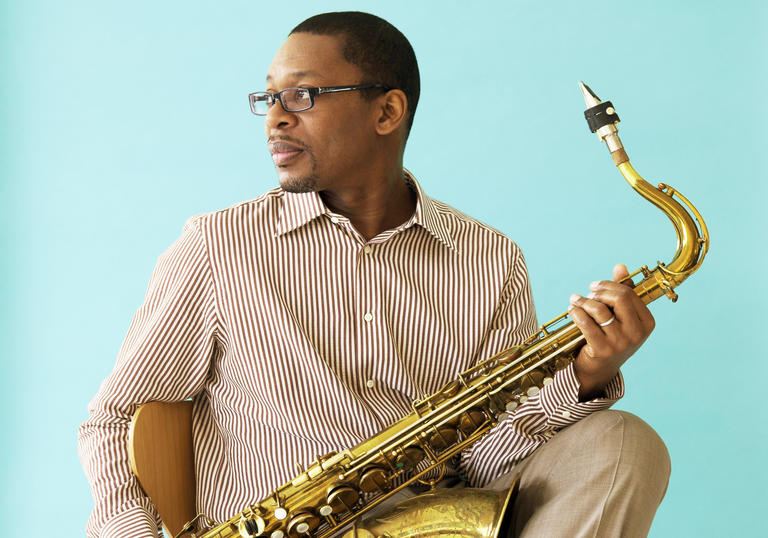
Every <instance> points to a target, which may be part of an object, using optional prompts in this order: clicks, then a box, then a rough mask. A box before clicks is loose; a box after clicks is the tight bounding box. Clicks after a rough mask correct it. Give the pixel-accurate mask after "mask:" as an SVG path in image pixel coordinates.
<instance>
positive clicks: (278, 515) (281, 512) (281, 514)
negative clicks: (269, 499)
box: [274, 506, 288, 521]
mask: <svg viewBox="0 0 768 538" xmlns="http://www.w3.org/2000/svg"><path fill="white" fill-rule="evenodd" d="M274 515H275V519H279V520H280V521H282V520H284V519H285V518H287V517H288V510H286V509H285V508H283V507H282V506H278V507H277V508H275V513H274Z"/></svg>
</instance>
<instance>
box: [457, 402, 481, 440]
mask: <svg viewBox="0 0 768 538" xmlns="http://www.w3.org/2000/svg"><path fill="white" fill-rule="evenodd" d="M485 419H486V417H485V413H484V412H483V410H482V409H480V408H479V407H471V408H469V409H467V411H466V412H465V413H464V414H462V415H461V418H460V419H459V431H461V433H463V434H464V437H469V436H470V435H472V434H473V433H474V432H476V431H477V429H478V428H480V426H482V425H483V422H485Z"/></svg>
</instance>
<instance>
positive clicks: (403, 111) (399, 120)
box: [376, 90, 408, 135]
mask: <svg viewBox="0 0 768 538" xmlns="http://www.w3.org/2000/svg"><path fill="white" fill-rule="evenodd" d="M376 102H377V103H378V106H377V107H376V133H377V134H380V135H388V134H391V133H393V132H394V131H396V130H397V128H398V127H400V126H401V125H403V124H404V123H405V118H406V115H407V113H408V98H407V97H406V96H405V94H404V93H403V91H402V90H389V91H388V92H387V93H385V94H384V95H382V96H381V97H379V98H378V99H377V100H376Z"/></svg>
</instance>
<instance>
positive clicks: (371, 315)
mask: <svg viewBox="0 0 768 538" xmlns="http://www.w3.org/2000/svg"><path fill="white" fill-rule="evenodd" d="M363 319H364V320H365V321H371V320H372V319H373V314H371V313H370V312H366V313H365V315H364V316H363Z"/></svg>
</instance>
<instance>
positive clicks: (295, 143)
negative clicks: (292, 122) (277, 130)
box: [267, 135, 310, 153]
mask: <svg viewBox="0 0 768 538" xmlns="http://www.w3.org/2000/svg"><path fill="white" fill-rule="evenodd" d="M267 146H268V147H269V152H270V153H275V152H277V151H293V150H297V149H300V150H303V151H310V148H309V146H307V145H306V144H305V143H304V142H302V141H301V140H298V139H296V138H293V137H291V136H284V135H283V136H272V137H269V138H268V139H267Z"/></svg>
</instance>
